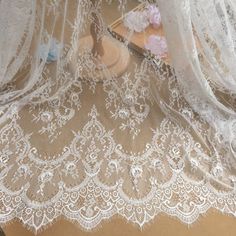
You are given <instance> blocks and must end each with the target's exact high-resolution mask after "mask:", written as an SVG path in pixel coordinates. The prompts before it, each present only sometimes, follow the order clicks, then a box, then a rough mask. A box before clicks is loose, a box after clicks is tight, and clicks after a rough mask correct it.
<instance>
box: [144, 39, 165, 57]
mask: <svg viewBox="0 0 236 236" xmlns="http://www.w3.org/2000/svg"><path fill="white" fill-rule="evenodd" d="M145 48H146V49H147V50H149V51H151V53H152V54H154V55H156V56H158V57H160V58H163V57H167V53H168V47H167V42H166V39H165V37H162V36H158V35H151V36H149V38H148V40H147V43H146V44H145Z"/></svg>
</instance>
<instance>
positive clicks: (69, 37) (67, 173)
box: [0, 0, 236, 232]
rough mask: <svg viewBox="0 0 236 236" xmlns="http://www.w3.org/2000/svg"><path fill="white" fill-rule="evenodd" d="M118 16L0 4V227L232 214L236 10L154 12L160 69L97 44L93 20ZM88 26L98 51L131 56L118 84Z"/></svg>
mask: <svg viewBox="0 0 236 236" xmlns="http://www.w3.org/2000/svg"><path fill="white" fill-rule="evenodd" d="M140 2H141V1H140ZM142 2H144V3H145V4H148V1H142ZM128 3H129V1H124V0H119V1H112V0H106V1H105V0H104V1H100V0H99V1H87V0H76V1H69V0H51V1H49V0H42V1H41V0H40V1H38V0H34V1H31V0H11V1H9V0H0V222H1V223H2V224H5V223H8V222H9V221H12V220H14V219H19V220H20V221H21V222H22V223H23V224H24V225H26V226H28V227H29V228H30V229H32V230H34V231H36V232H37V231H39V230H42V229H43V228H45V227H47V226H48V225H50V224H51V223H52V222H53V221H54V220H56V219H57V218H58V217H64V218H66V219H68V220H71V221H74V222H76V223H78V224H79V225H80V226H81V227H83V228H85V229H93V228H95V227H96V226H98V225H99V223H100V222H101V221H102V220H104V219H109V218H111V217H113V216H117V215H121V216H122V217H124V218H126V219H127V220H129V221H130V222H133V223H136V224H138V225H139V226H143V225H144V224H145V223H147V222H149V221H150V220H151V219H153V218H154V217H155V216H156V215H158V214H159V213H162V212H164V213H167V214H168V215H171V216H176V217H178V218H179V219H180V220H181V221H183V222H184V223H187V224H191V223H193V222H194V221H196V220H197V219H198V217H199V216H200V215H201V214H202V213H205V212H207V210H208V209H210V208H216V209H218V210H220V211H222V212H224V213H230V214H233V215H235V214H236V196H235V189H236V172H235V171H236V170H235V166H236V165H235V164H236V163H235V162H236V155H235V152H236V139H235V138H236V137H235V135H236V120H235V110H236V107H235V92H236V87H235V84H236V67H235V65H234V63H235V59H236V51H235V46H236V18H235V17H236V16H235V14H236V4H235V3H234V1H233V0H208V1H205V0H158V1H156V2H155V1H154V2H153V3H152V4H155V5H156V6H158V7H159V9H160V13H161V18H162V24H163V27H164V31H165V36H166V40H167V45H168V55H169V57H170V61H171V65H170V66H169V65H168V64H167V63H166V62H165V61H163V60H162V59H160V58H158V57H154V56H153V55H150V53H149V52H148V51H147V52H146V53H144V56H140V55H137V54H136V53H134V52H133V51H132V50H131V49H128V47H129V39H130V38H131V37H132V35H131V34H132V32H130V33H129V34H128V35H127V39H128V40H126V41H125V42H118V41H117V39H114V38H113V37H112V36H111V35H110V34H109V32H108V30H107V28H108V22H107V21H106V17H105V13H104V9H105V8H109V5H110V4H115V6H117V9H116V14H117V13H118V15H119V14H120V15H123V16H124V15H125V14H126V13H127V8H126V7H127V4H128ZM112 10H113V11H114V8H112ZM94 20H96V24H95V26H94V29H95V30H94V32H93V34H95V35H96V39H97V40H98V41H99V40H100V39H101V38H102V39H103V40H107V41H105V42H109V43H111V44H113V43H114V44H117V47H118V48H120V49H121V52H124V54H125V53H127V51H128V53H129V65H128V66H127V68H126V69H125V70H124V72H123V73H122V74H120V75H118V74H116V73H115V72H114V71H112V70H110V69H109V67H108V66H107V64H105V63H104V64H103V63H101V60H100V59H101V58H99V57H98V56H97V55H95V54H94V53H93V51H91V50H90V49H91V42H90V41H85V40H83V39H84V38H85V36H86V35H87V34H88V33H89V32H90V29H91V23H92V22H94ZM106 45H107V44H106V43H105V44H104V50H106ZM81 48H82V49H83V50H81ZM115 52H116V53H115V54H114V58H115V56H116V54H117V51H115ZM120 57H122V54H121V55H120ZM123 63H124V62H123ZM108 64H109V62H108ZM101 78H102V81H101Z"/></svg>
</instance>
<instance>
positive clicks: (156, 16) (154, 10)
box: [147, 5, 161, 29]
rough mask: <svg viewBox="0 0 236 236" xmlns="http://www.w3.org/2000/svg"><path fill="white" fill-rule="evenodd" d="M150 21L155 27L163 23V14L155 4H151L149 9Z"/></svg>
mask: <svg viewBox="0 0 236 236" xmlns="http://www.w3.org/2000/svg"><path fill="white" fill-rule="evenodd" d="M147 13H148V20H149V23H150V24H152V26H153V27H154V28H156V29H157V28H159V27H160V25H161V14H160V11H159V9H158V7H156V6H155V5H149V6H148V9H147Z"/></svg>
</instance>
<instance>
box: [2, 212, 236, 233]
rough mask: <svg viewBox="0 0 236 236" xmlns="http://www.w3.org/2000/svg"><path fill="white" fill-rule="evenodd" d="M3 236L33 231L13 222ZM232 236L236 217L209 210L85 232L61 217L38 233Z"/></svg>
mask: <svg viewBox="0 0 236 236" xmlns="http://www.w3.org/2000/svg"><path fill="white" fill-rule="evenodd" d="M4 231H5V233H6V236H33V235H34V234H33V233H32V232H30V231H28V230H26V229H25V228H23V226H22V225H21V224H20V223H13V224H11V225H9V226H7V227H5V228H4ZM54 235H55V236H235V235H236V218H234V217H233V216H225V215H222V214H220V213H218V212H213V211H212V212H209V213H207V215H205V216H203V217H200V218H199V220H198V221H197V222H196V223H194V224H193V225H191V226H188V225H185V224H183V223H181V222H180V221H179V220H177V219H173V218H170V217H169V216H164V215H162V216H157V217H156V218H155V220H154V221H153V222H151V223H150V224H148V225H146V226H144V228H143V229H140V228H138V226H135V225H132V224H130V223H127V222H126V221H125V220H124V219H113V220H111V221H109V222H103V223H102V224H101V227H99V228H98V229H95V230H94V231H92V232H84V231H82V230H81V229H79V228H78V226H76V224H72V223H70V222H66V221H65V220H60V221H58V222H56V223H55V224H53V225H52V226H51V227H49V228H48V229H46V230H44V231H43V232H41V233H39V234H38V236H54Z"/></svg>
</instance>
